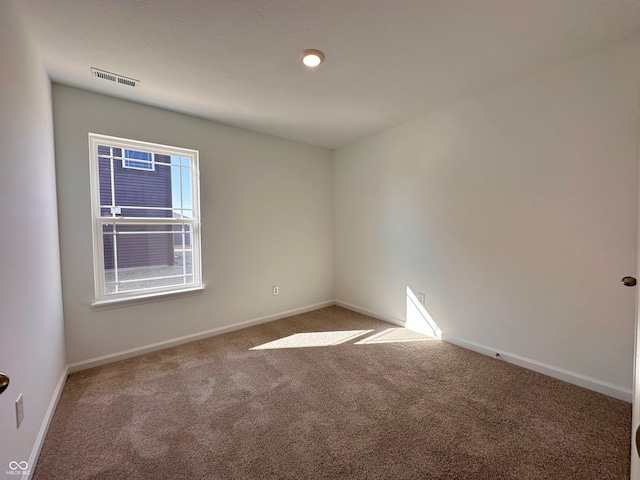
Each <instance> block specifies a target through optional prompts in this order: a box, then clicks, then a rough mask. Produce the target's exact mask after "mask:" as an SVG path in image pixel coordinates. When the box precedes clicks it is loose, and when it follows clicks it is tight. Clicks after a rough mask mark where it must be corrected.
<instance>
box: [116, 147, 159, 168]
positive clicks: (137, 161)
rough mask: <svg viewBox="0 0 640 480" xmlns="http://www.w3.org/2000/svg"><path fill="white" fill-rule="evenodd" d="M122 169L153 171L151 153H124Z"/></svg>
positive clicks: (134, 151)
mask: <svg viewBox="0 0 640 480" xmlns="http://www.w3.org/2000/svg"><path fill="white" fill-rule="evenodd" d="M123 166H124V168H137V169H138V170H155V167H156V164H155V163H154V161H153V153H151V152H141V151H139V150H125V151H124V164H123Z"/></svg>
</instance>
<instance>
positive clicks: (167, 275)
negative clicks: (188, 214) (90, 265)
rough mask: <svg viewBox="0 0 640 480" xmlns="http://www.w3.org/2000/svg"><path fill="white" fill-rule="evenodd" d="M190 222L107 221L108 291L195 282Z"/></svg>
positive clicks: (106, 270)
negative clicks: (122, 222) (144, 222)
mask: <svg viewBox="0 0 640 480" xmlns="http://www.w3.org/2000/svg"><path fill="white" fill-rule="evenodd" d="M191 234H192V231H191V225H185V224H182V225H130V224H127V225H121V224H120V225H115V226H114V225H104V226H103V242H104V244H103V248H104V281H105V292H104V293H105V294H111V293H117V292H127V291H133V290H140V289H147V288H157V287H167V286H172V285H185V284H187V285H188V284H193V282H194V277H193V257H192V255H193V252H192V247H191V243H192V235H191Z"/></svg>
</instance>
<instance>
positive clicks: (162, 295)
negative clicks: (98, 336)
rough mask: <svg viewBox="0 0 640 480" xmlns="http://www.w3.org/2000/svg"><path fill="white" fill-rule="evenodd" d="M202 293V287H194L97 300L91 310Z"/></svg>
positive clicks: (162, 300)
mask: <svg viewBox="0 0 640 480" xmlns="http://www.w3.org/2000/svg"><path fill="white" fill-rule="evenodd" d="M203 291H204V285H203V286H201V287H194V288H189V289H184V290H174V291H171V292H156V293H147V294H144V295H137V296H133V297H127V298H113V299H111V298H110V299H107V300H97V301H95V302H93V303H92V304H91V309H92V310H95V311H100V310H109V309H112V308H122V307H130V306H134V305H141V304H144V303H154V302H164V301H166V300H173V299H175V298H182V297H191V296H194V295H199V294H201V293H202V292H203Z"/></svg>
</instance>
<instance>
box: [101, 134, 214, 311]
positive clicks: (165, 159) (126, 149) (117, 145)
mask: <svg viewBox="0 0 640 480" xmlns="http://www.w3.org/2000/svg"><path fill="white" fill-rule="evenodd" d="M89 148H90V155H89V157H90V161H91V168H90V171H91V207H92V213H93V263H94V284H95V303H96V304H100V303H107V302H111V301H117V300H124V299H133V298H140V297H147V296H155V295H159V294H164V293H171V292H177V291H181V290H192V289H197V288H202V277H201V260H200V205H199V203H200V185H199V173H198V152H197V151H196V150H188V149H184V148H177V147H169V146H166V145H156V144H150V143H145V142H138V141H135V140H128V139H124V138H115V137H108V136H105V135H97V134H93V133H90V134H89Z"/></svg>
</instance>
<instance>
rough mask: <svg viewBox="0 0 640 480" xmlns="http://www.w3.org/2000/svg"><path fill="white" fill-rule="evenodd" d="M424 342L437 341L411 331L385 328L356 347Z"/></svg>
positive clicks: (400, 328)
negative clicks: (374, 344)
mask: <svg viewBox="0 0 640 480" xmlns="http://www.w3.org/2000/svg"><path fill="white" fill-rule="evenodd" d="M425 340H437V339H436V338H434V337H431V336H428V335H424V334H422V333H420V332H414V331H413V330H407V329H406V328H402V327H398V328H387V329H386V330H383V331H382V332H378V333H376V334H375V335H371V336H370V337H368V338H364V339H362V340H360V341H358V342H356V343H355V344H356V345H369V344H373V343H395V342H423V341H425Z"/></svg>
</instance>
